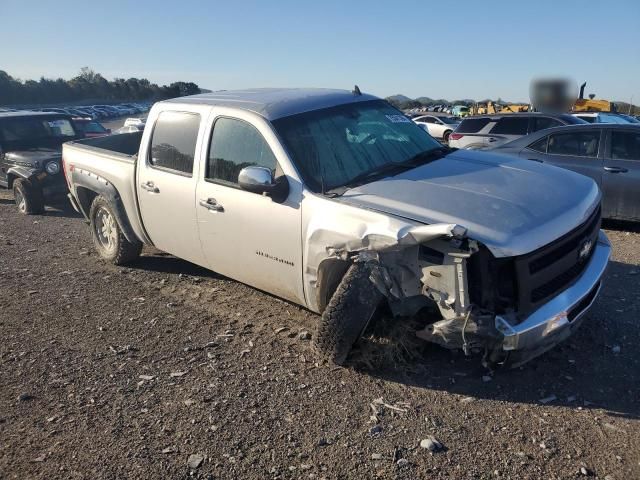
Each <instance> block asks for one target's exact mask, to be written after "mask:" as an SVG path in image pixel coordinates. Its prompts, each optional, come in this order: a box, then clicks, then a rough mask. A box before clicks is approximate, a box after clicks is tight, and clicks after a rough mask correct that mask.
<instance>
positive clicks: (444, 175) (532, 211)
mask: <svg viewBox="0 0 640 480" xmlns="http://www.w3.org/2000/svg"><path fill="white" fill-rule="evenodd" d="M63 171H64V173H65V177H66V179H67V182H68V185H69V190H70V192H71V193H70V199H71V202H72V204H73V205H74V207H75V208H76V209H77V210H78V211H79V212H81V213H82V214H83V215H84V216H85V217H86V219H87V221H88V222H89V223H90V225H91V232H92V235H93V240H94V244H95V247H96V249H97V251H98V252H99V254H100V256H101V257H103V258H104V259H106V260H108V261H111V262H113V263H115V264H123V263H126V262H129V261H132V260H135V259H136V258H137V257H138V255H139V254H140V250H141V248H142V245H143V244H146V245H154V246H155V247H157V248H158V249H160V250H163V251H165V252H168V253H171V254H173V255H175V256H177V257H180V258H183V259H186V260H188V261H190V262H193V263H195V264H198V265H202V266H204V267H206V268H209V269H211V270H214V271H216V272H218V273H220V274H223V275H226V276H228V277H231V278H233V279H236V280H238V281H240V282H244V283H246V284H249V285H252V286H254V287H256V288H259V289H261V290H264V291H266V292H269V293H272V294H274V295H276V296H278V297H281V298H284V299H287V300H289V301H291V302H295V303H297V304H300V305H303V306H304V307H306V308H308V309H310V310H312V311H314V312H317V313H318V314H321V317H320V318H319V321H318V327H317V331H316V334H315V335H314V341H315V344H316V346H317V348H318V351H319V352H320V353H321V354H322V355H323V356H324V357H325V358H327V359H329V360H331V361H333V362H335V363H338V364H342V363H343V362H345V360H346V358H347V354H348V353H349V351H350V349H351V347H352V346H353V344H354V343H355V342H356V341H357V340H358V338H359V337H360V335H361V334H362V332H363V331H364V329H365V328H366V327H367V325H368V323H369V322H370V320H371V319H372V318H373V317H374V316H375V313H376V311H377V310H378V307H379V306H380V305H381V304H383V303H386V304H388V306H389V307H390V309H391V311H392V312H393V314H394V316H398V317H402V316H411V315H414V314H415V313H416V312H417V311H418V310H420V309H422V308H424V307H429V306H431V307H437V309H435V311H439V312H440V313H439V315H436V316H435V317H436V318H433V319H432V320H431V321H430V322H428V324H426V325H424V329H422V330H420V331H418V332H417V335H418V336H420V337H421V338H424V339H426V340H428V341H432V342H435V343H438V344H440V345H443V346H445V347H448V348H460V349H463V350H464V351H465V352H470V351H478V350H481V351H483V352H484V357H483V358H484V360H485V361H486V362H487V363H489V364H511V365H518V364H520V363H522V362H524V361H527V360H529V359H530V358H533V357H535V356H536V355H539V354H541V353H542V352H544V351H546V350H548V349H549V348H551V347H552V346H554V345H555V344H557V343H558V342H560V341H561V340H563V339H564V338H566V337H567V336H568V335H569V334H570V333H571V332H572V331H573V330H575V328H577V327H578V326H579V325H580V323H581V321H582V318H583V316H584V314H585V313H586V312H587V310H588V309H589V307H590V306H591V305H592V303H593V302H594V300H595V299H596V296H597V295H598V291H599V290H600V285H601V278H602V275H603V273H604V270H605V267H606V265H607V262H608V259H609V255H610V251H611V247H610V244H609V242H608V240H607V238H606V236H605V235H604V233H603V232H601V231H600V192H599V190H598V187H597V186H596V184H595V183H594V182H593V181H592V180H591V179H589V178H587V177H584V176H581V175H578V174H575V173H573V172H569V171H565V170H561V169H559V168H555V167H550V166H546V165H541V164H540V163H537V162H528V161H526V160H520V159H517V158H510V157H503V156H497V155H492V154H491V153H483V152H474V151H454V150H450V149H448V148H445V147H443V146H442V145H440V144H439V143H438V142H436V141H435V140H434V139H433V138H431V137H430V136H429V135H428V134H427V133H426V132H425V131H424V130H422V129H421V128H420V127H418V126H417V125H416V124H415V123H413V122H411V121H410V120H409V119H408V118H407V117H405V116H404V115H403V114H402V113H401V112H399V111H398V110H396V109H394V108H393V107H392V106H391V105H389V104H388V103H386V102H385V101H383V100H380V99H378V98H376V97H374V96H371V95H366V94H363V93H361V92H360V91H359V89H358V88H357V87H356V89H354V91H352V92H350V91H343V90H323V89H266V90H261V89H260V90H247V91H226V92H219V93H211V94H204V95H196V96H191V97H183V98H178V99H174V100H169V101H164V102H160V103H156V104H155V106H154V107H153V108H152V110H151V112H150V114H149V117H148V121H147V124H146V127H145V129H144V131H143V132H140V133H133V134H123V135H114V136H110V137H102V138H96V139H89V140H82V141H76V142H70V143H66V144H65V145H64V147H63Z"/></svg>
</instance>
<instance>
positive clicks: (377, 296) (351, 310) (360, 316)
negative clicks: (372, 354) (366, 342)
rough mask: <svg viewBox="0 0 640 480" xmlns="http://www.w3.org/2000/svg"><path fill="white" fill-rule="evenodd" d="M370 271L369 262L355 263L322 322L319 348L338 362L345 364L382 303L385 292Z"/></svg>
mask: <svg viewBox="0 0 640 480" xmlns="http://www.w3.org/2000/svg"><path fill="white" fill-rule="evenodd" d="M370 272H371V268H370V267H369V266H368V265H367V264H365V263H354V264H353V265H351V266H350V267H349V269H348V270H347V273H346V274H345V275H344V277H343V278H342V281H341V282H340V284H339V285H338V288H337V289H336V291H335V293H334V294H333V297H331V300H330V301H329V304H328V305H327V308H326V309H325V310H324V312H323V313H322V317H321V319H320V321H319V322H318V327H317V329H316V334H315V335H314V345H315V347H316V350H317V351H318V353H319V354H320V356H321V357H322V358H324V359H326V360H328V361H330V362H333V363H335V364H337V365H343V364H344V363H345V361H346V360H347V356H348V355H349V352H350V351H351V348H352V347H353V345H354V344H355V343H356V342H357V341H358V338H360V336H361V335H362V333H363V332H364V330H365V329H366V328H367V325H369V322H370V321H371V318H372V317H373V315H374V313H375V312H376V309H377V308H378V305H380V303H381V302H382V297H383V295H382V293H380V291H379V290H378V289H377V288H376V287H375V286H374V285H373V283H371V280H369V275H370Z"/></svg>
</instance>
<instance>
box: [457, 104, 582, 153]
mask: <svg viewBox="0 0 640 480" xmlns="http://www.w3.org/2000/svg"><path fill="white" fill-rule="evenodd" d="M584 123H586V122H585V121H584V120H581V119H579V118H577V117H574V116H573V115H569V114H567V113H560V114H553V113H536V112H531V113H529V112H527V113H506V114H495V115H479V116H475V117H466V118H464V119H463V120H462V122H461V123H460V125H458V127H457V128H456V129H455V130H454V131H453V133H452V134H451V135H450V136H449V146H451V147H455V148H464V149H468V150H486V149H491V148H495V147H497V146H499V145H503V144H505V143H508V142H510V141H512V140H515V139H516V138H520V137H523V136H525V135H527V134H529V133H533V132H537V131H538V130H543V129H545V128H551V127H557V126H560V125H574V124H584Z"/></svg>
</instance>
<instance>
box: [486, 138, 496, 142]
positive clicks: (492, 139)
mask: <svg viewBox="0 0 640 480" xmlns="http://www.w3.org/2000/svg"><path fill="white" fill-rule="evenodd" d="M496 140H497V138H490V139H489V140H487V141H488V142H489V143H493V142H495V141H496Z"/></svg>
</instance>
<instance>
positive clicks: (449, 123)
mask: <svg viewBox="0 0 640 480" xmlns="http://www.w3.org/2000/svg"><path fill="white" fill-rule="evenodd" d="M413 121H414V122H415V123H417V124H418V125H420V126H422V127H423V128H424V129H426V131H427V132H428V133H429V135H431V136H432V137H433V138H437V139H439V140H442V141H443V142H444V143H447V142H448V141H449V135H451V132H453V130H454V129H455V128H456V127H457V126H458V125H460V119H458V118H456V117H450V116H448V115H447V116H444V115H443V116H440V115H438V116H435V115H422V116H419V117H415V118H414V119H413Z"/></svg>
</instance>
